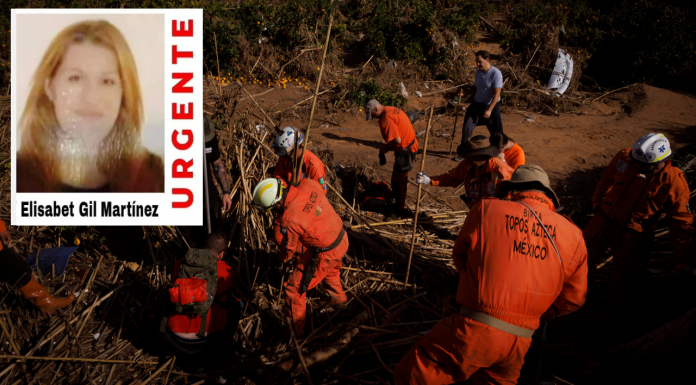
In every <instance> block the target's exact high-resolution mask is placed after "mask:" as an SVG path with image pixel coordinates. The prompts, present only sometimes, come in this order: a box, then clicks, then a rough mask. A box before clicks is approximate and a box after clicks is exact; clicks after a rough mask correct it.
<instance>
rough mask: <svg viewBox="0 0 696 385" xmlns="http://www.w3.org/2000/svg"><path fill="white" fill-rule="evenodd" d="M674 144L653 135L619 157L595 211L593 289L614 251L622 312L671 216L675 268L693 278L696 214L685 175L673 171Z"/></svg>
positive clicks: (589, 230)
mask: <svg viewBox="0 0 696 385" xmlns="http://www.w3.org/2000/svg"><path fill="white" fill-rule="evenodd" d="M671 158H672V150H671V148H670V144H669V140H667V138H666V137H665V136H664V135H662V134H655V133H651V134H647V135H645V136H642V137H641V138H640V139H638V140H637V141H636V142H635V144H634V145H633V148H632V149H631V148H626V149H623V150H621V151H619V153H618V154H616V156H614V159H612V160H611V162H610V163H609V167H607V168H606V169H605V170H604V173H603V174H602V178H601V180H600V181H599V183H598V184H597V188H596V189H595V193H594V197H593V198H592V205H593V208H594V210H595V215H594V217H593V218H592V220H591V221H590V223H588V224H587V226H586V227H585V230H584V231H583V236H584V237H585V243H586V244H587V251H588V265H589V281H590V285H591V286H590V287H591V288H592V283H593V280H594V274H595V271H596V269H597V263H598V262H599V259H600V258H601V257H602V255H603V254H604V252H605V251H606V250H607V248H609V247H611V251H612V255H613V262H612V274H611V281H610V298H611V302H612V308H613V309H617V308H618V307H619V306H622V305H623V302H625V300H626V299H627V297H628V294H629V293H630V291H631V289H632V287H633V283H634V280H635V278H636V275H637V272H638V266H639V264H640V263H641V262H642V261H645V260H646V258H647V256H649V255H650V247H651V245H652V241H653V239H654V236H655V234H654V230H655V224H656V222H657V220H658V219H659V218H660V217H661V216H662V215H663V214H665V215H666V216H667V223H668V224H669V229H670V232H671V234H672V243H673V245H674V254H675V256H676V260H675V267H676V268H677V270H678V271H679V272H680V273H684V274H692V269H691V265H690V262H691V261H690V257H691V256H690V253H689V246H690V245H691V236H692V232H693V228H692V225H693V220H694V219H693V214H692V213H691V211H690V208H689V194H690V192H689V186H688V185H687V183H686V180H685V179H684V175H683V174H682V172H681V171H680V170H679V169H678V168H676V167H674V166H672V161H671V160H670V159H671Z"/></svg>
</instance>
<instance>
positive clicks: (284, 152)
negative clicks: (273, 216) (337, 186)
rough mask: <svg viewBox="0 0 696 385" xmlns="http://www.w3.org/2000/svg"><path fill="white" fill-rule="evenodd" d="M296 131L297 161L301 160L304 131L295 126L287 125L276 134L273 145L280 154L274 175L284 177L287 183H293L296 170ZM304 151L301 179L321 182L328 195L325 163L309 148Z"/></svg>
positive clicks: (277, 153)
mask: <svg viewBox="0 0 696 385" xmlns="http://www.w3.org/2000/svg"><path fill="white" fill-rule="evenodd" d="M295 131H297V161H298V162H299V161H300V156H302V147H303V146H302V140H303V139H304V135H303V134H302V131H300V130H298V129H296V128H295V127H285V128H283V131H282V132H281V133H280V134H278V135H276V138H275V141H274V142H273V145H272V146H273V150H275V153H276V155H278V163H277V164H276V168H275V170H274V171H273V177H274V178H280V179H282V180H283V181H284V182H285V184H290V183H292V174H293V172H294V170H293V169H292V160H293V159H292V158H293V154H292V152H293V150H294V149H295ZM304 152H305V156H304V159H303V162H302V173H300V180H302V179H304V178H309V179H312V180H314V181H315V182H317V183H319V185H320V186H321V188H322V189H323V190H324V195H326V192H327V190H326V182H325V179H326V167H324V163H322V162H321V159H319V157H318V156H316V155H315V154H314V153H313V152H311V151H309V150H308V149H305V150H304Z"/></svg>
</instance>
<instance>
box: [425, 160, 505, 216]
mask: <svg viewBox="0 0 696 385" xmlns="http://www.w3.org/2000/svg"><path fill="white" fill-rule="evenodd" d="M513 172H514V170H513V169H512V168H510V166H508V165H507V164H506V163H505V162H504V161H502V160H500V159H498V158H491V159H489V160H488V165H486V172H481V168H479V167H476V166H475V165H474V164H473V163H470V162H469V161H468V160H467V159H464V160H463V161H461V162H460V163H459V165H458V166H457V167H455V168H453V169H452V170H450V171H449V172H448V173H447V174H442V175H438V176H434V177H431V178H430V184H432V185H433V186H443V187H457V186H459V185H460V184H462V183H465V184H464V189H465V190H466V196H467V199H466V200H465V202H466V204H467V206H469V207H471V206H473V205H474V204H475V203H476V202H478V201H479V198H494V197H495V188H496V186H497V185H498V181H501V180H508V179H510V177H511V176H512V173H513Z"/></svg>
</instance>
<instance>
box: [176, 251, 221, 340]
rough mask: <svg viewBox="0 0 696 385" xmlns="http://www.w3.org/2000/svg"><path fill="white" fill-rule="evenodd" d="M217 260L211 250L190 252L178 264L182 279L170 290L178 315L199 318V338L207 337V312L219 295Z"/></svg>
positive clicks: (179, 278) (178, 279)
mask: <svg viewBox="0 0 696 385" xmlns="http://www.w3.org/2000/svg"><path fill="white" fill-rule="evenodd" d="M217 283H218V270H217V258H215V256H214V255H213V253H211V252H210V251H208V250H204V249H189V251H188V252H187V253H186V256H185V257H184V260H183V261H182V262H181V265H179V277H178V278H177V280H176V281H175V282H174V286H173V287H171V288H170V289H169V297H170V300H171V301H172V302H173V303H174V308H175V311H176V312H177V313H178V314H186V315H189V316H194V315H195V316H200V317H201V318H202V320H201V330H200V332H199V333H198V336H199V337H200V338H203V337H204V336H205V331H206V325H207V323H208V322H207V321H208V310H210V307H211V306H212V305H213V302H214V301H215V294H216V292H217Z"/></svg>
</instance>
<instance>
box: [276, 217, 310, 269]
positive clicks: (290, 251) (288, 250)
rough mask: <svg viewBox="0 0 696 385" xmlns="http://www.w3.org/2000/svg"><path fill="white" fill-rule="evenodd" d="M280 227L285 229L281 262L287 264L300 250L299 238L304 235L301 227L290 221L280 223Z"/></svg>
mask: <svg viewBox="0 0 696 385" xmlns="http://www.w3.org/2000/svg"><path fill="white" fill-rule="evenodd" d="M281 226H283V227H285V229H286V231H287V233H286V234H285V253H284V257H283V262H287V261H289V260H291V259H292V258H293V256H295V253H296V252H299V250H300V249H301V248H302V247H301V246H302V243H301V242H300V236H302V234H304V233H305V230H304V228H302V226H300V225H298V224H297V223H294V222H290V221H282V222H281ZM281 252H282V248H281ZM282 255H283V254H281V256H282Z"/></svg>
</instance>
